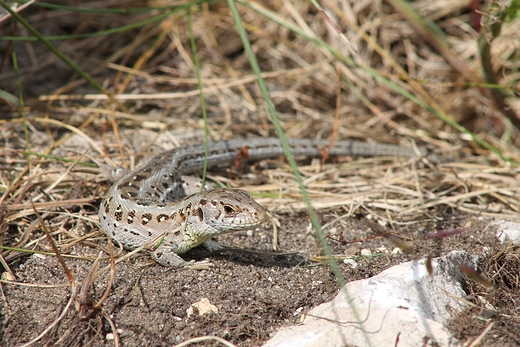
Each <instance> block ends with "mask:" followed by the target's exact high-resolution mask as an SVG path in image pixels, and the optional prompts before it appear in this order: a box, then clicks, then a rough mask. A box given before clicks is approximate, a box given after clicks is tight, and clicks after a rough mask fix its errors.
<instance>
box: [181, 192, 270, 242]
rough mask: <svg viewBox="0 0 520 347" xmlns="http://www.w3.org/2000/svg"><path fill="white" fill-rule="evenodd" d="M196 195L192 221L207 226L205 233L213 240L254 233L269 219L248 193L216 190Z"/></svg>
mask: <svg viewBox="0 0 520 347" xmlns="http://www.w3.org/2000/svg"><path fill="white" fill-rule="evenodd" d="M196 195H198V204H193V205H192V211H191V216H192V217H195V218H193V219H192V220H196V221H197V223H201V224H206V227H207V228H206V229H205V232H206V233H210V234H212V235H211V236H215V235H219V234H225V233H229V232H233V231H238V230H248V229H252V228H254V227H256V226H258V225H260V223H262V222H263V221H264V220H265V219H266V212H265V210H264V208H263V207H262V206H260V204H258V203H257V202H256V201H255V199H253V198H252V197H251V195H249V194H248V193H247V192H246V191H244V190H241V189H214V190H209V191H205V192H201V193H198V194H196ZM208 236H209V235H208Z"/></svg>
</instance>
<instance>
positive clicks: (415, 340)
mask: <svg viewBox="0 0 520 347" xmlns="http://www.w3.org/2000/svg"><path fill="white" fill-rule="evenodd" d="M475 261H476V257H474V256H471V255H469V254H468V253H466V252H456V251H454V252H451V253H449V254H448V255H446V256H444V257H442V258H436V259H433V260H432V266H433V268H434V274H433V276H431V277H430V276H429V275H428V272H427V270H426V266H425V265H424V261H423V260H419V261H411V262H407V263H403V264H400V265H397V266H394V267H391V268H389V269H387V270H385V271H383V272H382V273H380V274H379V275H377V276H374V277H372V278H369V279H366V280H360V281H354V282H351V283H348V284H347V285H346V286H345V287H344V288H343V290H342V291H341V292H340V293H339V294H338V296H336V298H335V299H334V300H332V301H331V302H328V303H325V304H322V305H320V306H318V307H316V308H315V309H313V310H311V311H310V312H309V313H308V314H307V315H306V318H305V320H304V321H303V324H302V325H300V326H295V327H288V328H283V329H281V330H280V331H278V333H276V335H275V336H274V337H273V338H272V339H271V340H269V341H268V342H267V343H266V344H264V347H274V346H276V347H282V346H284V347H285V346H287V347H289V346H296V347H318V346H328V347H335V346H338V347H339V346H345V345H349V346H395V345H398V346H400V347H405V346H431V345H434V344H437V345H440V346H456V345H458V341H457V340H456V339H455V338H453V337H452V336H451V335H450V333H449V332H448V330H447V329H446V328H444V327H443V325H442V323H444V322H445V321H446V320H447V319H449V318H451V314H455V313H457V312H460V311H461V310H462V309H463V308H464V305H463V303H462V302H460V301H459V300H457V299H456V298H464V297H465V296H466V293H465V292H464V291H463V290H462V283H464V279H463V276H462V274H461V273H460V270H459V269H458V266H457V264H465V265H467V266H470V267H475ZM448 293H449V294H448ZM356 322H357V323H356ZM426 340H428V342H427V343H426V344H425V343H424V341H426ZM396 341H398V342H396Z"/></svg>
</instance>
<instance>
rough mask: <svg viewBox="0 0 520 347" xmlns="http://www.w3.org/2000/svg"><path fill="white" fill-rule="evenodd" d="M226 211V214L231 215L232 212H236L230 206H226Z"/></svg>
mask: <svg viewBox="0 0 520 347" xmlns="http://www.w3.org/2000/svg"><path fill="white" fill-rule="evenodd" d="M224 211H225V212H226V213H231V212H233V211H234V210H233V207H231V206H229V205H225V206H224Z"/></svg>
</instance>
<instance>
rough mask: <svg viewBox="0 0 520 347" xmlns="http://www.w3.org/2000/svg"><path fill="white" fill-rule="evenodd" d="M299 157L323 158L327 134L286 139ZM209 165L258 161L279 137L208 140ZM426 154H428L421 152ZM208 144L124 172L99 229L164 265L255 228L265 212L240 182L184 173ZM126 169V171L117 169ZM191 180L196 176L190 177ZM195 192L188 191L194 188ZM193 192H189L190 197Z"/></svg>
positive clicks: (277, 149)
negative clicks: (208, 186)
mask: <svg viewBox="0 0 520 347" xmlns="http://www.w3.org/2000/svg"><path fill="white" fill-rule="evenodd" d="M289 144H290V146H291V151H292V153H293V154H294V155H295V156H308V157H320V156H321V149H323V148H324V147H325V146H327V145H328V141H320V140H307V139H302V140H297V139H291V140H289ZM208 147H209V153H208V155H207V163H208V166H210V167H211V166H215V165H224V164H226V163H230V162H233V161H234V160H237V158H238V157H239V156H240V158H242V159H241V160H260V159H267V158H275V157H279V156H282V155H283V153H284V152H283V149H282V147H281V146H280V143H279V140H278V139H276V138H258V139H250V140H230V141H221V142H214V143H210V144H209V146H208ZM330 154H331V155H361V156H399V157H415V156H417V155H418V153H416V152H415V151H414V150H412V149H409V148H405V147H400V146H395V145H387V144H377V143H364V142H350V141H339V142H336V143H335V144H334V146H333V147H332V149H331V151H330ZM419 154H423V153H419ZM204 157H205V147H204V146H203V145H198V146H193V147H186V148H180V149H175V150H170V151H167V152H164V153H161V154H159V155H157V156H155V157H153V158H152V159H150V160H149V161H148V162H147V163H146V164H145V165H143V166H142V167H141V168H139V169H137V170H135V171H132V172H129V173H126V174H124V175H122V177H121V178H120V179H118V180H117V181H116V182H115V183H114V185H113V186H112V187H111V188H110V190H109V191H108V193H107V194H106V196H105V198H104V199H103V201H102V202H101V206H100V209H99V221H100V226H101V229H102V230H103V231H104V232H105V233H106V234H107V236H108V237H109V238H111V239H112V240H113V241H114V242H115V243H117V244H121V245H122V246H123V247H124V248H126V249H129V250H133V249H136V248H139V247H141V246H144V248H145V249H148V250H150V251H151V254H152V257H153V258H154V259H155V260H156V261H157V262H158V263H159V264H161V265H164V266H171V267H179V268H205V267H206V266H207V265H208V263H206V262H193V261H191V262H186V261H185V260H183V259H182V258H181V257H180V256H179V254H183V253H185V252H187V251H188V250H190V249H191V248H193V247H196V246H198V245H201V244H202V245H204V246H205V247H206V248H208V249H211V250H214V249H219V247H221V246H219V245H218V244H217V243H216V242H213V241H211V240H210V239H211V238H212V237H214V236H217V235H221V234H225V233H229V232H233V231H239V230H247V229H253V228H255V227H257V226H258V225H260V224H261V223H262V222H263V221H264V220H265V219H266V212H265V210H264V209H263V207H262V206H260V205H259V204H258V203H257V202H256V201H255V200H254V199H253V198H252V197H251V196H250V195H249V194H248V193H247V192H245V191H244V190H241V189H214V190H209V191H203V192H198V193H195V194H191V193H193V192H195V191H197V190H198V189H199V188H198V187H191V188H190V183H189V181H190V180H188V179H186V178H185V175H189V174H193V173H194V172H197V171H198V170H201V169H202V167H203V165H204ZM117 172H118V175H121V171H117ZM191 181H193V180H192V179H191ZM189 194H191V195H189ZM186 195H189V196H188V197H185V196H186Z"/></svg>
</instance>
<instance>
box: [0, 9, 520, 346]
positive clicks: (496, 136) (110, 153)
mask: <svg viewBox="0 0 520 347" xmlns="http://www.w3.org/2000/svg"><path fill="white" fill-rule="evenodd" d="M60 3H61V4H64V5H71V7H70V8H68V7H65V8H47V7H44V6H47V5H45V4H38V2H37V3H36V4H32V5H31V6H30V7H29V8H28V9H26V10H23V11H21V12H20V13H21V14H22V15H23V16H24V18H26V19H27V20H28V21H29V22H30V24H31V25H33V26H34V27H35V28H37V30H38V31H40V32H42V33H44V34H45V35H57V36H58V38H54V39H53V40H52V43H53V44H54V45H55V46H56V47H58V49H59V50H60V51H61V52H63V53H64V54H65V55H66V56H68V57H70V59H72V60H73V61H74V62H76V63H77V64H78V65H79V66H80V68H81V69H82V70H83V71H86V72H88V74H90V75H91V76H93V78H94V79H95V81H97V83H99V84H100V85H102V86H103V88H106V89H108V90H110V91H111V92H112V93H114V94H116V95H118V97H119V99H118V101H115V100H109V99H108V97H107V96H106V95H105V94H103V93H101V92H100V91H99V90H98V89H96V87H94V86H93V85H92V84H89V83H87V82H86V81H85V79H84V77H82V75H81V74H80V73H79V72H78V70H75V71H73V69H72V68H70V67H69V66H67V65H66V64H65V63H64V62H63V61H61V60H60V59H58V58H57V57H56V56H55V54H54V53H52V52H51V51H50V50H49V49H48V48H47V47H46V46H44V45H42V44H40V43H38V42H35V41H31V40H25V39H24V38H26V37H28V36H31V34H30V33H29V31H28V29H27V28H26V27H24V26H22V25H21V24H20V25H17V26H15V25H13V24H12V22H11V21H10V20H9V19H6V20H5V21H3V22H2V21H0V30H1V35H0V36H1V37H2V40H0V51H5V52H8V53H9V52H12V51H14V52H16V54H17V55H16V57H17V63H18V66H19V68H18V70H16V71H15V69H14V64H13V61H12V59H13V58H12V56H9V54H6V55H5V56H4V57H3V58H2V59H3V60H1V61H0V72H1V73H0V91H2V92H5V93H0V140H1V146H2V147H0V192H1V194H2V195H1V198H0V235H1V244H0V246H1V250H2V252H1V257H0V261H1V262H2V264H3V267H4V272H3V274H2V279H1V282H0V283H1V284H0V289H1V295H2V298H3V300H2V302H1V307H0V320H1V322H2V325H1V329H0V346H20V345H22V344H24V343H26V342H29V341H31V340H32V339H35V338H36V337H37V336H39V335H40V334H41V335H42V336H41V338H40V339H38V340H36V341H35V342H33V343H31V345H33V346H105V345H107V346H119V345H122V346H171V345H174V344H179V343H182V342H185V341H187V340H189V339H195V338H201V337H204V336H217V337H220V338H222V339H225V340H227V341H229V342H231V343H232V344H234V345H237V346H258V345H260V344H262V343H263V342H265V341H266V340H267V339H269V337H270V336H272V335H273V334H274V333H275V332H276V331H277V330H278V329H279V328H281V327H283V326H287V325H292V324H298V323H299V322H300V320H301V318H302V315H303V314H305V312H307V311H308V310H310V309H311V308H313V307H315V306H316V305H319V304H321V303H323V302H326V301H329V300H331V299H332V298H334V296H335V295H336V294H337V293H338V290H339V286H340V285H339V283H340V282H341V279H339V278H337V277H336V275H335V274H333V273H332V272H331V269H330V265H329V264H328V263H326V261H325V254H324V252H323V250H322V246H321V244H320V243H319V242H318V241H317V237H316V235H315V233H314V231H313V230H312V228H310V221H309V217H308V215H307V214H306V212H305V210H306V206H305V204H304V203H303V199H302V195H301V194H300V192H299V189H298V187H297V184H296V183H295V180H294V178H293V175H292V173H291V170H290V168H289V167H288V165H287V163H286V161H285V160H283V158H280V159H276V160H264V161H260V162H258V163H247V165H243V167H240V168H236V167H234V166H233V165H231V164H228V163H224V165H222V167H220V168H217V169H214V170H212V171H210V178H211V179H212V180H214V181H215V182H216V183H217V184H218V185H221V186H227V187H241V188H242V189H245V190H247V191H248V192H250V193H251V194H252V196H254V198H255V199H256V200H257V201H258V202H259V203H260V204H261V205H263V206H264V207H265V208H266V209H267V211H268V213H269V218H268V221H266V223H265V224H264V225H262V226H261V227H260V228H258V229H256V230H253V231H244V232H236V233H232V234H228V235H223V236H219V237H218V241H219V242H221V243H223V244H227V245H230V246H232V247H236V248H239V249H232V250H227V251H225V252H220V253H215V254H208V253H206V252H205V251H204V250H201V249H195V250H193V251H192V252H190V253H189V254H187V255H185V256H184V257H185V258H186V259H192V258H193V259H208V260H209V261H211V263H213V264H214V267H213V268H211V269H209V270H203V271H195V270H175V269H168V268H164V267H161V266H159V265H157V264H154V263H153V262H152V260H151V258H150V257H149V255H148V254H146V253H145V252H141V253H138V254H134V255H132V256H130V257H129V258H128V259H125V260H122V261H121V262H119V263H117V265H116V266H115V272H114V277H113V279H111V276H110V274H111V272H110V267H109V265H110V261H109V259H110V258H109V254H110V251H109V245H110V243H109V241H108V239H107V237H106V236H105V235H104V234H103V233H102V232H101V231H100V230H99V221H98V217H97V212H98V208H99V204H100V202H101V199H102V197H103V196H104V194H105V192H106V191H107V189H108V188H109V187H110V183H109V182H108V181H107V180H106V179H105V177H104V176H103V172H106V171H105V169H106V167H105V166H108V167H111V166H123V167H126V168H134V167H137V166H139V165H140V164H141V163H143V162H144V161H145V160H146V159H147V158H149V157H151V156H152V155H153V154H156V153H159V152H161V151H164V150H167V149H171V148H174V147H176V146H178V145H190V144H193V143H201V142H202V141H203V139H204V134H205V133H204V129H205V126H206V125H207V129H208V136H209V138H211V139H212V140H225V139H235V138H249V137H267V136H270V137H273V136H276V131H275V129H274V127H273V125H272V121H271V118H270V116H269V113H268V110H267V107H266V106H265V105H266V102H265V101H264V100H263V98H262V95H261V92H260V90H259V88H258V85H257V84H256V82H255V81H256V76H255V75H254V74H253V72H252V70H251V65H250V62H249V61H248V59H247V57H246V55H245V49H244V47H243V45H242V43H241V41H240V37H239V36H238V34H237V28H236V26H235V24H234V19H233V17H232V16H231V14H230V13H231V12H230V11H229V8H228V6H227V5H226V3H223V2H219V3H211V4H206V3H204V4H202V5H200V6H192V7H191V10H192V12H190V13H189V14H188V13H187V12H186V10H185V8H181V9H180V10H179V9H178V8H176V7H175V5H171V3H169V2H164V1H157V2H154V3H153V6H154V7H153V9H150V8H149V7H147V6H152V4H149V3H148V2H142V1H135V2H134V1H127V2H125V6H128V7H129V8H130V7H131V6H135V7H136V8H138V9H140V10H139V11H135V12H132V11H128V12H127V11H126V8H125V11H122V12H118V11H115V12H111V11H105V10H106V9H107V8H109V9H116V10H117V9H120V8H121V6H122V5H121V3H120V2H118V1H106V2H94V1H93V2H84V3H82V5H81V6H83V7H82V8H81V9H79V10H77V11H76V10H75V7H76V6H77V4H75V3H72V2H69V1H62V2H60ZM347 3H348V4H349V5H348V6H347ZM248 4H249V5H247V6H246V5H244V4H242V5H240V6H239V11H240V14H241V16H242V18H243V20H244V22H245V23H247V25H246V26H247V28H246V29H247V31H248V35H249V40H250V41H251V43H252V45H253V51H254V52H255V54H256V57H257V59H258V61H259V65H260V68H261V70H262V71H263V72H264V74H263V78H265V79H266V83H267V87H268V89H269V91H270V92H271V94H272V98H273V104H274V106H275V108H276V110H277V111H278V113H279V117H280V121H281V124H282V128H283V130H284V132H285V134H286V135H287V136H288V137H295V138H323V139H332V138H334V137H337V139H338V140H343V139H350V140H351V139H354V140H360V141H367V142H380V143H391V144H399V145H402V146H405V147H414V146H418V147H420V148H424V149H425V150H427V151H428V153H430V154H432V156H429V157H427V158H415V159H403V158H393V157H391V158H358V157H340V158H332V159H329V160H328V161H327V164H325V165H324V166H323V167H321V165H320V162H319V160H316V159H315V160H309V159H308V158H307V159H305V158H298V169H299V172H300V173H301V175H302V176H303V178H304V181H305V186H306V188H307V190H308V192H309V195H310V197H311V201H312V205H313V206H314V208H315V209H316V211H317V213H318V215H319V218H320V223H321V226H322V228H323V232H324V235H325V236H326V239H327V241H328V243H329V245H330V247H331V249H332V255H333V256H334V257H335V259H336V260H337V261H338V264H339V265H340V266H339V267H340V270H341V274H342V276H343V278H344V279H345V281H354V280H358V279H363V278H369V277H371V276H374V275H377V274H378V273H380V272H381V271H383V270H385V269H387V268H388V267H390V266H393V265H396V264H399V263H402V262H405V261H409V260H412V259H419V258H424V257H428V256H432V257H437V256H441V255H444V254H447V253H448V252H450V251H452V250H464V251H467V252H469V253H472V254H477V255H480V256H481V258H480V264H479V269H478V270H479V272H480V273H481V275H480V276H476V275H472V274H468V276H467V283H466V287H465V290H466V292H467V293H468V295H469V297H468V298H467V299H466V300H467V301H468V302H469V303H470V305H468V309H467V310H466V311H464V312H461V313H459V314H457V315H456V317H455V318H454V319H453V320H452V321H451V322H450V324H449V327H448V328H449V329H450V331H451V332H452V333H453V334H454V336H455V337H456V338H458V339H459V340H460V341H462V342H463V343H466V345H469V344H470V343H472V342H474V341H475V340H476V339H478V338H479V337H480V338H481V339H482V340H481V345H482V346H491V347H499V346H500V347H502V346H518V345H520V295H519V294H518V293H520V247H519V246H512V245H501V244H499V243H498V241H497V239H496V237H495V230H494V229H495V227H493V226H490V223H492V222H494V221H496V220H510V221H511V220H512V221H517V222H518V221H520V214H519V211H520V188H519V185H518V180H519V177H520V175H519V170H518V163H520V151H519V150H518V148H520V134H519V132H518V123H517V122H518V119H520V117H518V114H516V116H515V117H518V119H517V118H515V117H511V114H512V113H513V114H514V113H515V112H518V102H517V98H516V99H515V97H517V94H518V89H517V87H515V86H517V83H518V80H519V79H520V78H519V77H518V72H517V71H520V68H518V66H517V65H518V61H519V60H518V59H517V58H515V57H516V56H515V53H514V51H519V50H518V49H517V47H516V46H515V45H516V44H517V41H518V42H520V41H519V40H518V38H517V37H516V36H515V35H517V33H518V32H520V22H518V21H515V20H513V21H511V22H510V23H507V24H508V25H506V22H504V26H503V27H502V31H501V34H500V36H499V37H496V38H493V39H491V38H489V37H487V41H485V40H484V42H488V43H489V44H490V45H491V47H490V50H491V53H490V54H491V58H490V59H491V60H492V61H491V63H492V64H491V67H492V70H493V69H494V70H493V71H494V72H495V76H494V77H495V78H496V80H495V81H494V82H493V83H494V84H495V83H496V84H497V86H498V87H497V88H495V89H493V92H490V90H488V89H485V85H484V81H483V80H480V79H478V78H477V79H473V77H474V76H480V71H481V70H480V69H483V68H482V67H480V64H482V62H481V60H480V56H481V53H482V51H479V49H480V48H479V46H478V45H477V42H478V40H479V34H480V32H481V31H480V30H481V28H486V27H485V26H482V27H481V26H480V24H481V23H480V22H481V20H480V19H481V18H480V17H478V14H479V13H480V12H479V11H485V10H486V9H485V8H482V9H480V8H479V9H475V8H473V7H470V6H468V4H467V2H463V1H451V2H449V4H446V3H444V2H431V1H415V2H413V6H414V8H415V9H416V10H417V11H419V13H420V14H421V16H424V17H427V18H430V19H431V20H432V21H433V22H435V24H436V25H437V26H438V27H439V28H440V29H441V30H443V31H444V32H445V34H446V37H445V38H444V40H445V43H446V44H447V45H449V47H450V48H451V51H450V52H449V53H450V54H451V57H452V58H453V57H456V58H457V59H459V63H454V60H450V59H447V58H446V54H443V53H446V52H439V48H438V46H437V45H435V44H434V43H432V42H433V41H432V38H431V37H429V36H427V35H426V36H423V35H422V34H424V32H421V31H420V30H417V29H416V27H414V26H413V25H412V24H410V19H409V18H407V17H406V16H405V15H404V14H403V13H405V12H403V11H399V10H397V9H396V8H395V7H393V6H391V5H390V2H379V1H367V2H356V1H346V2H343V1H342V2H337V3H336V2H334V1H328V0H327V1H324V2H323V4H322V5H323V6H325V5H326V7H327V10H328V11H330V13H329V12H327V13H329V15H328V16H329V17H326V16H325V15H324V13H323V12H321V10H320V9H318V8H315V7H314V5H313V4H312V2H308V1H300V0H294V1H290V2H287V1H282V2H265V4H264V6H266V8H265V9H267V11H269V15H268V16H266V15H264V14H262V13H263V12H261V10H259V9H258V8H255V7H254V6H256V3H254V2H248ZM160 6H163V7H160ZM171 6H174V7H171ZM85 9H88V11H87V10H85ZM143 9H144V10H143ZM170 10H171V11H172V12H171V13H167V14H168V15H167V16H166V15H163V14H164V13H166V12H167V11H170ZM104 11H105V12H104ZM332 13H334V15H332ZM4 15H5V12H0V16H4ZM188 16H191V17H189V18H190V19H191V20H192V21H193V37H194V39H195V40H194V41H195V43H196V47H197V54H198V57H199V64H200V72H201V75H202V87H203V92H204V100H205V105H202V103H201V100H200V98H199V94H200V91H199V89H198V87H197V79H196V74H195V71H196V70H197V68H196V64H195V63H194V59H193V58H192V55H191V52H192V50H191V47H190V40H189V39H190V35H191V32H190V29H189V21H188ZM475 16H477V17H478V18H476V17H475ZM279 18H282V19H283V21H286V22H287V23H290V25H289V24H284V22H283V21H280V20H278V19H279ZM327 18H328V19H327ZM486 18H487V17H486ZM475 20H476V22H475ZM351 21H353V22H351ZM331 22H336V23H339V24H338V26H339V27H338V28H333V27H331V26H330V23H331ZM6 23H7V24H6ZM135 23H137V24H138V25H137V24H136V25H135V26H131V27H129V26H128V25H129V24H135ZM356 23H358V24H359V26H357V25H356ZM482 23H485V22H482ZM496 23H498V22H496ZM292 26H295V27H297V28H299V30H301V31H298V30H294V29H293V27H292ZM114 28H116V29H118V30H119V31H109V30H111V29H114ZM121 28H123V29H121ZM336 29H338V30H336ZM338 32H341V33H345V35H344V36H340V35H339V34H338ZM310 33H312V35H311V34H310ZM11 35H14V36H16V37H17V38H18V39H19V40H11V39H9V37H10V36H11ZM367 37H369V38H372V39H373V40H369V39H368V38H367ZM315 40H318V41H315ZM345 40H347V41H348V43H346V41H345ZM329 46H330V47H329ZM448 56H450V55H448ZM461 62H462V63H461ZM472 69H473V70H475V71H477V72H475V71H473V70H472ZM468 71H469V72H468ZM471 76H473V77H471ZM487 82H488V83H491V82H489V81H487ZM479 83H480V84H479ZM18 85H19V86H20V88H19V89H18ZM515 88H516V89H515ZM499 91H504V93H506V92H508V93H509V94H507V93H506V94H507V95H506V96H507V97H509V99H507V100H506V101H504V99H502V98H501V97H500V96H497V93H498V94H500V92H499ZM20 94H21V95H22V96H23V98H24V99H23V101H24V107H23V108H22V107H21V106H20V105H21V104H20V100H19V97H18V96H19V95H20ZM9 96H11V97H12V98H9ZM502 96H503V95H502ZM13 99H14V100H13ZM417 100H420V102H418V101H417ZM504 102H505V103H506V104H504ZM204 108H205V110H206V111H207V115H208V118H207V121H206V123H204V121H202V116H201V113H202V109H204ZM518 113H520V112H518ZM443 116H444V117H445V118H443ZM446 117H447V118H449V119H450V120H451V121H452V123H450V122H448V121H446ZM457 125H459V126H464V127H466V130H465V131H463V130H461V128H460V127H458V126H457ZM471 132H472V133H473V134H476V136H479V138H477V137H474V136H473V135H472V134H471ZM103 164H104V165H105V166H104V165H103ZM435 231H439V232H446V233H450V232H452V231H455V232H454V233H453V235H452V236H447V237H442V238H438V239H431V238H427V237H426V236H427V235H428V234H429V233H431V232H435ZM47 233H49V234H50V237H52V239H53V241H54V242H55V243H56V245H57V247H58V249H59V251H58V253H59V254H61V255H63V257H64V263H63V264H61V263H60V261H59V260H58V258H57V256H56V251H55V250H53V248H52V246H51V243H50V242H49V236H48V235H47ZM275 239H277V240H278V243H277V249H276V250H274V249H273V243H274V242H275ZM403 250H404V251H403ZM20 251H23V253H22V252H20ZM115 253H116V255H115V258H116V259H120V258H121V257H122V256H125V255H127V254H128V252H127V251H120V250H117V249H116V250H115ZM98 256H99V257H100V260H99V263H96V262H95V260H96V258H98ZM345 259H352V260H354V261H355V263H352V262H351V261H350V260H349V261H346V262H345V261H344V260H345ZM66 269H67V270H66ZM68 271H70V273H69V274H68V273H67V272H68ZM71 282H72V283H73V284H72V285H71V284H70V283H71ZM489 283H492V284H493V287H490V286H487V284H489ZM73 293H74V295H73ZM203 299H207V300H208V301H209V303H210V304H211V305H213V306H210V309H211V310H212V312H210V313H207V314H204V315H199V314H198V312H199V310H202V309H203V307H202V306H198V305H202V303H204V302H205V300H203ZM193 305H197V306H196V307H199V308H195V306H193ZM193 345H199V346H216V345H220V344H219V343H218V342H216V341H200V342H195V343H193Z"/></svg>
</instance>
